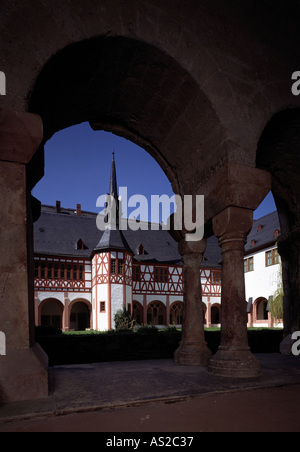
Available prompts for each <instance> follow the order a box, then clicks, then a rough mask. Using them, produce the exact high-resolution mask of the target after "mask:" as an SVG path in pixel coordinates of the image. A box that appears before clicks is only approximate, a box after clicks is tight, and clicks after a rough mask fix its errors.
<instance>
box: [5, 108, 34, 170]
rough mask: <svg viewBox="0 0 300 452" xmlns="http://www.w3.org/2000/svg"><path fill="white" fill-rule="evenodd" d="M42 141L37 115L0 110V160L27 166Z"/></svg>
mask: <svg viewBox="0 0 300 452" xmlns="http://www.w3.org/2000/svg"><path fill="white" fill-rule="evenodd" d="M42 140H43V123H42V119H41V118H40V117H39V116H38V115H33V114H31V113H25V112H16V111H13V110H6V109H3V108H0V160H2V161H7V162H15V163H22V164H27V163H29V162H30V160H31V159H32V157H33V156H34V154H35V152H36V150H37V148H38V147H39V145H40V144H41V142H42Z"/></svg>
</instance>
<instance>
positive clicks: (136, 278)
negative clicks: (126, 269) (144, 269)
mask: <svg viewBox="0 0 300 452" xmlns="http://www.w3.org/2000/svg"><path fill="white" fill-rule="evenodd" d="M132 279H133V281H139V280H140V268H139V267H133V269H132Z"/></svg>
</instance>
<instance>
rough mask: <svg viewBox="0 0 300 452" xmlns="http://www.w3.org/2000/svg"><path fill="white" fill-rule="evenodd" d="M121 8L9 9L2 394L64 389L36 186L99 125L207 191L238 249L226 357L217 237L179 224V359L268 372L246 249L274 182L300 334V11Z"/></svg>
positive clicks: (157, 4) (194, 4) (250, 6)
mask: <svg viewBox="0 0 300 452" xmlns="http://www.w3.org/2000/svg"><path fill="white" fill-rule="evenodd" d="M117 4H118V6H117V7H116V2H114V1H109V2H108V1H106V0H101V1H99V2H94V1H92V0H85V2H81V1H77V2H61V1H58V0H53V1H51V2H50V3H49V4H48V2H44V1H42V0H36V1H35V2H34V4H33V2H31V1H29V0H22V1H20V2H11V1H10V0H3V1H2V3H1V17H0V26H1V43H0V50H1V51H0V69H1V71H3V72H4V73H5V74H6V78H7V92H6V95H5V96H1V110H0V203H1V220H0V221H1V227H0V237H1V247H2V249H1V260H0V311H1V318H0V330H1V331H2V332H4V333H5V335H6V339H7V356H5V357H1V360H2V361H3V365H1V368H0V399H1V401H12V400H21V399H30V398H41V397H45V396H46V395H47V394H48V373H47V359H46V357H45V356H44V355H43V352H42V350H41V349H40V348H39V347H38V346H37V344H35V341H34V332H33V325H34V309H33V298H34V292H33V252H32V246H33V245H32V222H33V221H34V220H35V219H36V218H37V217H38V215H39V202H38V201H37V200H35V199H33V198H32V197H31V189H32V188H33V186H34V185H35V184H36V183H37V182H38V181H39V180H40V178H41V177H42V176H43V171H44V157H43V156H44V143H45V142H46V141H47V140H48V139H49V138H50V137H51V136H52V135H53V134H54V133H55V132H57V131H59V130H61V129H63V128H65V127H68V126H70V125H74V124H78V123H80V122H83V121H89V122H90V124H91V126H92V127H93V128H94V129H103V130H107V131H113V132H115V133H117V134H119V135H122V136H124V137H125V138H128V139H131V140H132V141H133V142H135V143H136V144H138V145H140V146H142V147H143V148H145V149H146V150H147V151H148V152H149V153H150V154H151V155H152V156H153V157H154V158H155V159H156V160H157V162H158V163H159V164H160V166H161V167H162V169H163V170H164V171H165V173H166V175H167V176H168V178H169V180H170V182H171V184H172V187H173V190H174V192H175V193H177V194H179V195H182V196H183V195H185V194H188V195H196V194H201V195H204V196H205V223H206V236H207V237H208V236H210V235H211V234H215V235H216V236H217V237H218V238H219V244H220V246H221V249H222V255H223V281H222V284H223V287H222V289H223V290H222V332H221V346H220V349H219V351H218V352H217V354H216V355H215V356H214V357H211V354H210V352H209V350H208V349H207V347H206V344H205V340H204V329H203V314H202V310H201V287H200V281H199V268H200V264H201V261H202V259H203V253H204V250H205V242H206V240H205V239H203V240H202V241H201V242H185V240H184V237H185V236H184V232H182V233H181V232H179V231H176V233H175V232H174V236H175V237H176V239H177V241H178V242H179V250H180V253H181V255H182V258H183V262H184V265H185V294H184V303H185V309H184V311H185V313H184V329H183V338H182V343H181V345H180V348H179V349H178V351H177V352H176V356H175V360H176V362H177V363H179V364H182V365H202V366H207V365H208V366H209V371H210V372H212V373H213V374H215V375H220V376H232V377H256V376H258V375H259V373H260V369H259V365H258V362H257V360H256V359H255V357H253V356H252V355H251V353H250V349H249V347H248V339H247V313H246V303H245V288H244V262H243V257H244V256H243V254H244V243H245V240H246V237H247V234H248V233H249V231H250V229H251V225H252V219H253V211H254V210H255V209H256V208H257V207H258V205H259V204H260V203H261V201H262V200H263V199H264V198H265V196H266V195H267V194H268V192H269V191H270V190H271V189H272V191H273V194H274V198H275V201H276V203H277V207H278V212H279V217H280V222H281V230H282V231H283V234H282V236H281V237H280V238H279V252H280V254H281V257H282V260H283V279H284V290H285V300H284V316H285V318H284V323H285V331H286V333H287V334H289V333H291V332H292V331H295V330H300V302H299V280H300V278H299V274H300V272H299V266H300V261H299V259H300V252H299V251H300V250H299V247H300V234H299V231H300V229H299V227H300V210H299V205H300V203H299V200H300V186H299V169H300V158H299V155H300V153H299V132H300V122H299V119H300V113H299V112H300V110H299V107H300V98H299V97H296V96H293V94H292V92H291V85H292V80H291V76H292V74H293V73H294V72H295V71H296V70H299V64H300V63H299V62H300V48H299V45H298V43H299V40H300V29H299V18H300V12H299V2H298V1H296V0H290V1H289V2H286V1H285V0H275V1H274V0H264V1H262V0H253V1H251V2H244V1H241V2H224V1H223V0H211V1H210V2H207V1H205V0H197V1H196V0H187V1H185V2H182V1H179V0H172V1H171V0H160V1H157V0H147V1H140V0H126V1H119V2H117ZM20 37H21V39H22V46H20ZM81 308H82V306H81V307H80V309H81ZM137 308H138V307H137ZM58 310H59V307H56V308H55V309H54V310H53V311H51V309H50V311H48V310H47V307H46V306H45V309H44V312H43V315H44V316H45V318H46V317H47V318H49V317H50V319H52V320H50V321H52V322H53V321H54V322H56V320H55V317H56V316H57V312H58ZM137 311H138V309H137ZM80 312H81V311H80V310H79V311H78V312H77V311H76V312H75V311H74V313H73V314H72V313H71V314H70V317H71V316H72V315H73V317H72V318H73V319H75V316H77V317H76V318H77V319H78V316H79V314H80ZM262 312H263V311H262V310H261V308H260V307H259V308H258V315H261V313H262ZM140 315H141V314H140ZM163 315H164V314H163V312H162V310H161V307H160V306H156V305H154V306H153V307H152V306H151V307H150V308H149V309H148V311H147V316H149V318H150V316H151V319H153V320H154V321H158V322H159V321H160V318H161V316H163ZM172 315H173V316H174V317H180V316H181V315H182V314H181V312H180V311H179V309H175V310H174V312H172ZM213 315H214V316H216V318H217V316H218V313H217V312H216V310H214V311H213ZM76 321H78V322H79V320H76ZM24 362H26V372H25V370H24V366H22V363H24Z"/></svg>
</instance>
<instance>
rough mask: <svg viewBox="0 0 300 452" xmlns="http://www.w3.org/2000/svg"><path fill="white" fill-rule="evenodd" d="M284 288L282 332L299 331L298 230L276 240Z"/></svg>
mask: <svg viewBox="0 0 300 452" xmlns="http://www.w3.org/2000/svg"><path fill="white" fill-rule="evenodd" d="M278 251H279V254H280V256H281V259H282V273H283V274H282V276H283V287H284V300H283V308H284V332H285V334H291V333H293V332H295V331H300V229H296V228H295V229H294V230H293V231H291V232H290V233H288V234H283V235H282V236H281V237H279V240H278Z"/></svg>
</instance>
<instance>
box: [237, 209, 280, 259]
mask: <svg viewBox="0 0 300 452" xmlns="http://www.w3.org/2000/svg"><path fill="white" fill-rule="evenodd" d="M259 226H260V228H259ZM276 230H277V231H278V233H279V235H280V223H279V217H278V213H277V212H273V213H270V214H269V215H266V216H264V217H262V218H260V219H259V220H254V222H253V227H252V230H251V232H250V234H249V235H248V240H247V243H246V247H245V250H246V254H250V253H254V252H256V251H259V249H261V248H267V247H269V246H273V245H275V243H276V242H277V241H278V237H275V236H274V233H275V231H276ZM252 241H254V243H253V245H252V246H251V243H252Z"/></svg>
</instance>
